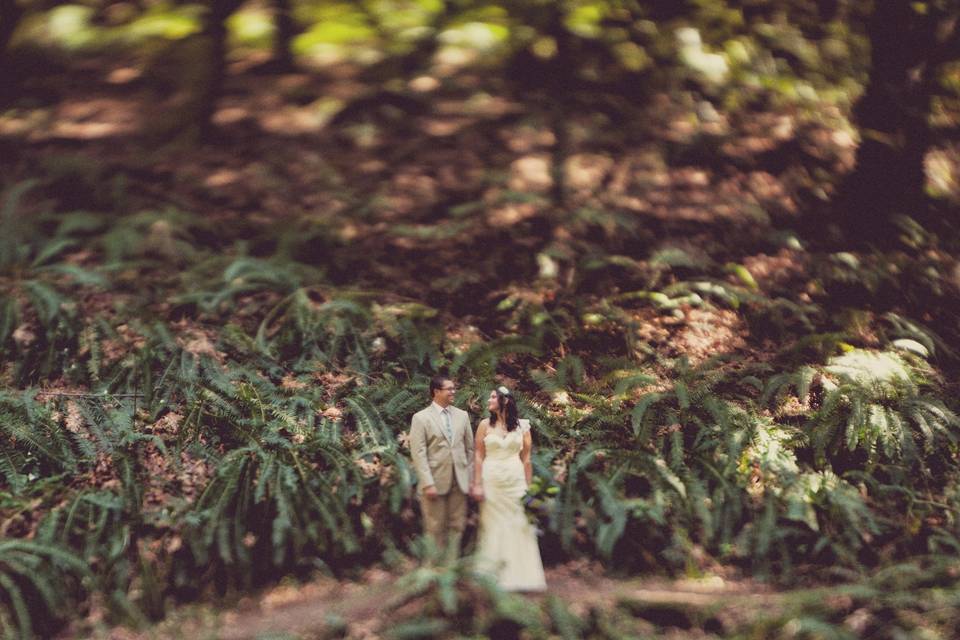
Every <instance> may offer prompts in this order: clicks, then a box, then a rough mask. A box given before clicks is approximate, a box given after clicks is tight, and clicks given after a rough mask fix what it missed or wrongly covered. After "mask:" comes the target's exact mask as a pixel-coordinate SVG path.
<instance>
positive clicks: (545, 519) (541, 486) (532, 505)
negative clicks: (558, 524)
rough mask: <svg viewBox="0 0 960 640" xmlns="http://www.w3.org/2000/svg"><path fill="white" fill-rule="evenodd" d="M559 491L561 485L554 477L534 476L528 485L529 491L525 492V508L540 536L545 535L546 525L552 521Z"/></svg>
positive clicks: (529, 519) (528, 518)
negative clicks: (551, 517)
mask: <svg viewBox="0 0 960 640" xmlns="http://www.w3.org/2000/svg"><path fill="white" fill-rule="evenodd" d="M558 493H560V486H559V485H558V484H557V482H556V481H555V480H554V479H553V478H541V477H540V476H534V477H533V479H532V480H531V481H530V485H529V486H528V487H527V492H526V493H525V494H523V509H524V511H526V513H527V520H528V521H529V522H530V524H532V525H533V526H534V528H535V529H536V531H537V535H538V536H542V535H543V532H544V530H545V529H546V526H547V525H548V524H549V523H550V516H551V515H552V514H553V507H554V503H555V502H556V500H557V494H558Z"/></svg>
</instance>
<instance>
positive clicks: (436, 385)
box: [430, 376, 453, 398]
mask: <svg viewBox="0 0 960 640" xmlns="http://www.w3.org/2000/svg"><path fill="white" fill-rule="evenodd" d="M448 380H449V381H450V382H453V381H452V380H450V378H448V377H447V376H433V377H432V378H430V397H431V398H432V397H433V394H434V393H436V392H437V391H438V390H440V389H443V383H444V382H447V381H448Z"/></svg>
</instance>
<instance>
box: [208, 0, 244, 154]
mask: <svg viewBox="0 0 960 640" xmlns="http://www.w3.org/2000/svg"><path fill="white" fill-rule="evenodd" d="M241 4H242V0H214V1H213V2H211V3H210V10H209V11H208V12H207V14H206V16H205V18H204V25H203V36H204V37H205V38H206V39H207V47H208V48H207V59H206V60H205V61H201V63H200V64H204V63H206V64H207V65H208V67H207V74H206V78H205V82H204V85H203V86H202V87H199V96H198V100H197V125H198V127H199V130H200V139H201V140H210V139H211V138H212V137H213V134H214V131H215V127H214V124H213V116H214V114H215V113H216V110H217V102H218V101H219V100H220V96H221V95H222V94H223V85H224V82H225V80H226V76H227V19H228V18H229V17H230V16H231V15H232V14H233V12H234V11H236V10H237V9H239V8H240V5H241Z"/></svg>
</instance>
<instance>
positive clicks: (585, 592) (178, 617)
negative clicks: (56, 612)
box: [66, 563, 782, 640]
mask: <svg viewBox="0 0 960 640" xmlns="http://www.w3.org/2000/svg"><path fill="white" fill-rule="evenodd" d="M398 581H402V575H401V574H400V573H391V572H387V571H384V570H382V569H371V570H369V571H367V573H366V574H364V576H363V577H362V579H360V580H357V581H352V582H343V581H337V580H334V579H332V578H323V579H318V580H315V581H313V582H309V583H307V584H297V585H294V584H289V585H279V586H277V587H274V588H272V589H269V590H267V591H264V592H262V593H260V594H259V595H256V596H252V597H245V598H243V599H241V600H240V601H239V602H238V603H237V604H236V606H234V607H232V608H229V609H225V610H223V609H222V610H216V609H213V608H210V607H209V606H200V607H197V606H193V607H184V608H182V609H179V610H177V611H175V612H173V613H172V614H171V615H170V616H169V617H168V619H167V620H165V621H164V622H162V623H160V624H158V625H157V626H155V627H153V628H151V629H149V630H147V631H142V632H139V633H138V632H133V631H130V630H128V629H122V628H114V629H111V630H105V631H104V632H103V633H101V634H97V635H94V636H93V637H96V638H109V639H110V640H153V639H158V638H164V639H166V638H171V639H176V638H189V639H190V640H206V639H211V640H212V639H217V640H267V639H270V640H279V639H281V638H283V639H292V638H328V637H346V638H351V639H358V640H374V639H377V638H381V637H384V636H383V632H384V631H386V630H387V629H385V626H384V625H385V622H386V621H385V611H386V610H387V609H388V608H389V607H390V605H391V604H394V603H398V602H399V600H400V599H402V596H403V593H404V590H403V586H402V584H403V583H402V582H399V583H398ZM547 582H548V584H549V586H550V589H549V592H547V593H546V594H534V595H528V596H526V597H527V598H528V599H529V600H530V601H531V604H535V603H536V604H541V603H542V602H543V601H544V600H545V599H546V598H548V597H551V596H555V597H556V598H557V599H559V601H560V602H562V603H563V604H564V605H565V606H566V607H567V609H568V610H569V611H570V612H571V613H573V614H574V615H576V616H578V617H583V616H586V615H589V613H590V610H591V609H601V610H609V609H610V608H612V607H614V606H616V605H618V604H619V605H620V606H621V607H623V608H624V609H625V610H627V611H630V612H631V613H632V614H633V615H637V616H638V617H644V618H649V619H653V618H656V616H661V617H662V620H661V621H660V622H662V623H663V624H665V625H666V627H668V628H671V627H674V628H675V629H674V630H673V631H671V632H669V633H667V635H666V636H661V637H670V638H707V637H716V636H712V635H710V634H708V633H705V632H703V631H700V630H698V629H691V628H689V626H690V625H689V624H686V623H685V622H684V620H680V621H679V622H678V621H677V617H678V616H679V617H680V618H683V617H684V616H687V615H689V614H690V613H691V612H693V614H694V615H693V617H691V618H689V619H690V620H692V619H694V618H696V617H697V615H696V612H706V613H707V614H708V615H711V616H712V615H717V616H719V618H720V619H721V620H722V621H723V622H724V624H723V626H724V627H727V626H728V625H730V624H735V623H736V620H735V619H734V618H733V617H740V618H742V617H744V616H749V615H751V614H752V613H757V612H760V611H769V610H770V608H771V607H776V606H777V604H778V603H779V601H780V600H781V598H782V596H781V595H780V594H778V593H777V592H775V591H774V590H773V589H772V588H770V587H768V586H766V585H763V584H761V583H757V582H753V581H749V580H746V581H744V580H741V581H731V580H724V579H721V578H719V577H712V578H707V579H703V580H673V581H671V580H667V579H665V578H654V577H641V578H631V579H618V578H611V577H609V576H606V575H603V574H602V573H601V572H600V571H598V569H597V567H595V566H593V565H584V564H577V563H571V564H567V565H560V566H556V567H551V568H549V569H548V570H547ZM651 616H652V618H651ZM66 637H76V636H66Z"/></svg>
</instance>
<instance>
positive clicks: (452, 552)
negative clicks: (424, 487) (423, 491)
mask: <svg viewBox="0 0 960 640" xmlns="http://www.w3.org/2000/svg"><path fill="white" fill-rule="evenodd" d="M420 511H421V512H423V528H424V530H425V531H426V532H427V535H428V536H430V538H431V539H432V540H433V544H434V546H435V549H436V551H437V552H438V553H439V554H440V557H441V559H442V560H443V561H445V562H453V561H454V560H456V559H457V558H458V557H460V540H461V539H462V538H463V530H464V528H466V525H467V495H466V494H465V493H464V492H463V491H461V490H460V485H458V484H457V482H456V481H454V482H453V485H452V486H451V487H450V491H449V492H448V493H447V494H445V495H442V496H437V497H436V498H428V497H426V496H424V495H421V496H420Z"/></svg>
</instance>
